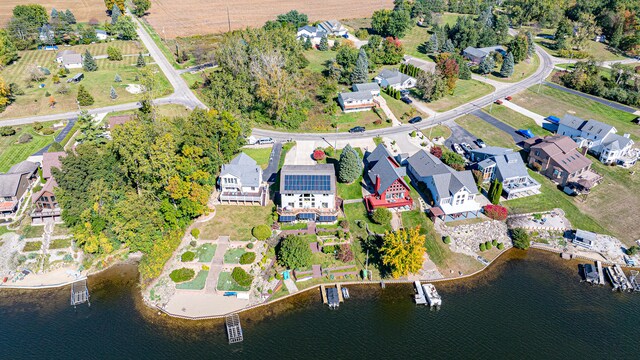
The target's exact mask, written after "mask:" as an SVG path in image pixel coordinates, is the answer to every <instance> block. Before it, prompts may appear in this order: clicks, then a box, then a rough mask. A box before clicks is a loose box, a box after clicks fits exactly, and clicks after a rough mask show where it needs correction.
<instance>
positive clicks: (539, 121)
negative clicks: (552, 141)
mask: <svg viewBox="0 0 640 360" xmlns="http://www.w3.org/2000/svg"><path fill="white" fill-rule="evenodd" d="M502 105H503V106H506V107H508V108H509V109H511V110H513V111H515V112H519V113H520V114H522V115H524V116H526V117H528V118H531V119H533V121H535V122H536V124H538V125H540V126H543V124H544V123H545V122H547V121H546V120H545V119H544V116H542V115H540V114H536V113H534V112H533V111H530V110H527V109H525V108H523V107H522V106H519V105H517V104H514V103H513V102H511V101H508V100H505V101H503V102H502Z"/></svg>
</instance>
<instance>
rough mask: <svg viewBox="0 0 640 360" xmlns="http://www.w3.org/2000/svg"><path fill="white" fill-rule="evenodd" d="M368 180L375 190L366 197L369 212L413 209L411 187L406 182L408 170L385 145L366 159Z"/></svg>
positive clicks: (376, 149) (379, 146) (381, 145)
mask: <svg viewBox="0 0 640 360" xmlns="http://www.w3.org/2000/svg"><path fill="white" fill-rule="evenodd" d="M365 164H366V174H367V176H366V179H367V180H368V183H369V186H370V187H371V188H372V189H373V191H372V192H371V194H369V195H367V196H365V198H364V200H365V205H366V206H367V210H368V211H373V210H374V209H375V208H378V207H385V208H403V207H407V208H409V207H411V206H412V204H413V199H411V196H410V189H409V185H408V184H407V183H406V182H405V180H404V177H405V176H406V173H407V172H406V169H405V168H404V167H402V166H400V164H399V163H398V162H397V161H396V160H395V159H394V158H393V156H391V154H390V153H389V151H388V150H387V148H386V147H385V146H384V145H383V144H379V145H378V146H377V147H376V148H375V149H374V150H373V151H372V152H371V153H369V154H367V156H366V157H365Z"/></svg>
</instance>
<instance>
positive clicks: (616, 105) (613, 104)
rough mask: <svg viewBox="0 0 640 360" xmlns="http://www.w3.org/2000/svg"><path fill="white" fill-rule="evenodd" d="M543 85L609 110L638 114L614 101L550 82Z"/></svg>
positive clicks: (633, 109)
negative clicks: (605, 106) (593, 102)
mask: <svg viewBox="0 0 640 360" xmlns="http://www.w3.org/2000/svg"><path fill="white" fill-rule="evenodd" d="M544 84H545V85H547V86H549V87H552V88H554V89H557V90H560V91H564V92H567V93H569V94H573V95H577V96H580V97H583V98H585V99H589V100H593V101H595V102H599V103H600V104H603V105H607V106H609V107H611V108H614V109H616V110H620V111H624V112H628V113H630V114H635V113H636V112H638V109H635V108H632V107H630V106H626V105H622V104H619V103H617V102H614V101H609V100H605V99H602V98H599V97H597V96H593V95H589V94H585V93H581V92H580V91H576V90H573V89H569V88H566V87H564V86H560V85H558V84H554V83H551V82H548V81H545V82H544Z"/></svg>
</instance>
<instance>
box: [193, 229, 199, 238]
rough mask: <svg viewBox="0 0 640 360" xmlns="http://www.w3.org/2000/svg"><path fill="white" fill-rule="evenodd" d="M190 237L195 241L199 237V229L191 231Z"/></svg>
mask: <svg viewBox="0 0 640 360" xmlns="http://www.w3.org/2000/svg"><path fill="white" fill-rule="evenodd" d="M191 236H193V237H194V238H196V239H197V238H198V237H199V236H200V229H198V228H193V229H191Z"/></svg>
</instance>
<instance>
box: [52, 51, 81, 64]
mask: <svg viewBox="0 0 640 360" xmlns="http://www.w3.org/2000/svg"><path fill="white" fill-rule="evenodd" d="M71 54H77V52H75V51H73V50H60V51H58V53H57V54H56V62H57V63H58V64H62V59H63V56H64V55H71Z"/></svg>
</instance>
